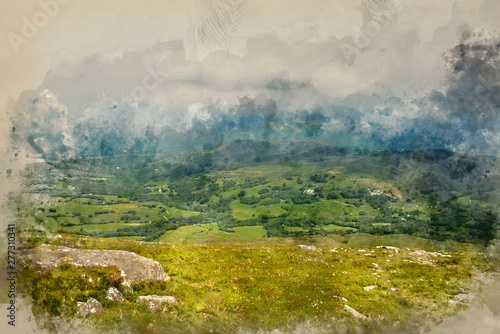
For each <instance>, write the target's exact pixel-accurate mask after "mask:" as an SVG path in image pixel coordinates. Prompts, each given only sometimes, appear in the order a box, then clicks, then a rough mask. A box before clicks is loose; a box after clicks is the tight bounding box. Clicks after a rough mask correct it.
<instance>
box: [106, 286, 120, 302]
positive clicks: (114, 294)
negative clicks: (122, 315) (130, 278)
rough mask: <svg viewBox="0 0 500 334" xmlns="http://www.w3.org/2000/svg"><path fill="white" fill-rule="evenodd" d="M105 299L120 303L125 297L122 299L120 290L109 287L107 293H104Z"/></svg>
mask: <svg viewBox="0 0 500 334" xmlns="http://www.w3.org/2000/svg"><path fill="white" fill-rule="evenodd" d="M106 298H107V299H109V300H111V301H117V302H122V301H123V300H124V299H125V297H123V295H122V293H121V292H120V290H118V289H117V288H115V287H113V286H112V287H110V288H109V289H108V291H107V292H106Z"/></svg>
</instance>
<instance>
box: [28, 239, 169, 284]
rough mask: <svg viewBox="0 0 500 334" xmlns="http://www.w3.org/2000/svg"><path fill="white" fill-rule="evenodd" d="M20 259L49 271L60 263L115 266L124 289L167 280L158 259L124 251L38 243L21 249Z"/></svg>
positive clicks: (84, 265) (83, 265) (85, 265)
mask: <svg viewBox="0 0 500 334" xmlns="http://www.w3.org/2000/svg"><path fill="white" fill-rule="evenodd" d="M21 258H22V260H23V261H24V262H28V263H30V264H32V265H34V266H36V267H40V268H43V269H48V270H50V269H53V268H55V267H57V266H59V265H60V264H62V263H70V264H74V265H76V266H82V267H94V266H101V267H108V266H117V267H118V268H120V271H121V274H122V277H123V279H124V281H123V283H122V285H123V286H125V287H127V288H131V287H132V284H133V283H135V282H140V281H145V280H155V281H169V280H170V277H168V275H167V274H166V273H165V271H164V270H163V268H162V266H161V264H160V263H159V262H157V261H154V260H152V259H148V258H146V257H143V256H139V255H137V254H135V253H132V252H127V251H119V250H96V249H77V248H69V247H64V246H51V245H41V246H39V247H37V248H33V249H27V250H24V251H23V253H22V255H21Z"/></svg>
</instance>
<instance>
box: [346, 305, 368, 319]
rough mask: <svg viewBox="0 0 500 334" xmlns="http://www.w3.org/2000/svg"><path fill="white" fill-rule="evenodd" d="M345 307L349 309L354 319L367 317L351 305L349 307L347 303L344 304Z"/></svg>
mask: <svg viewBox="0 0 500 334" xmlns="http://www.w3.org/2000/svg"><path fill="white" fill-rule="evenodd" d="M344 307H345V309H346V310H347V311H349V313H351V314H352V315H353V316H354V317H355V318H356V319H360V320H366V319H368V318H367V317H366V316H365V315H362V314H361V313H359V312H358V311H356V310H355V309H353V308H352V307H350V306H349V305H344Z"/></svg>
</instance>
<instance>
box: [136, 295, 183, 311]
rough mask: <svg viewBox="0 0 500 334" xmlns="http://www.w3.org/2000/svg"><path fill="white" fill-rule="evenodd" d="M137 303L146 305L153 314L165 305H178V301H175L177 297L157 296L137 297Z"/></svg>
mask: <svg viewBox="0 0 500 334" xmlns="http://www.w3.org/2000/svg"><path fill="white" fill-rule="evenodd" d="M136 302H137V303H146V304H147V307H148V310H150V311H151V312H153V311H156V310H157V309H159V308H160V307H161V306H162V304H163V303H169V304H177V300H176V299H175V297H172V296H157V295H150V296H139V297H137V300H136Z"/></svg>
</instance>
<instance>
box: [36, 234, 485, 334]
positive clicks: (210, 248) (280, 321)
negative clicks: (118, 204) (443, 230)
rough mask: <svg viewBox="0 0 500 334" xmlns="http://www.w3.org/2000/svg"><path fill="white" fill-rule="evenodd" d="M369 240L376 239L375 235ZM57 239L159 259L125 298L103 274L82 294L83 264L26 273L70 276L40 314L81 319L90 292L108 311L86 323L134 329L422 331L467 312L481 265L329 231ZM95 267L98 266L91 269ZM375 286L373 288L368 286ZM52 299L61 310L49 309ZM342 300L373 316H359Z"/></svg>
mask: <svg viewBox="0 0 500 334" xmlns="http://www.w3.org/2000/svg"><path fill="white" fill-rule="evenodd" d="M193 228H201V227H193ZM205 228H206V227H205ZM176 232H177V231H176ZM252 233H254V234H256V235H258V233H257V232H256V231H252ZM365 238H368V237H367V236H365ZM381 240H382V239H379V240H378V241H381ZM205 241H206V240H205ZM300 242H309V243H312V242H315V244H316V249H315V250H312V251H304V250H302V249H300V248H299V247H297V245H296V243H300ZM365 242H366V240H365ZM372 242H373V243H376V242H377V240H376V239H373V236H372ZM54 243H57V244H63V245H67V246H70V247H80V248H94V249H122V250H128V251H133V252H135V253H137V254H139V255H142V256H146V257H149V258H152V259H155V260H157V261H159V262H160V263H161V264H162V266H163V268H164V269H165V271H166V273H167V274H168V275H169V276H170V277H171V279H172V280H171V281H170V282H143V283H138V284H136V285H135V286H134V291H133V292H127V293H126V294H125V296H126V299H127V300H126V302H124V303H117V302H109V301H106V300H105V298H104V295H105V294H104V292H105V291H106V289H107V287H108V285H110V284H114V285H116V280H112V281H110V279H108V278H106V277H113V275H112V273H105V276H103V277H105V278H106V279H102V280H99V279H94V281H95V282H97V281H100V282H103V283H96V285H95V286H93V287H92V288H91V289H90V288H89V287H88V286H85V289H86V290H85V291H82V289H83V288H82V287H81V285H80V283H79V282H80V281H79V280H78V277H79V275H80V276H82V275H84V273H83V271H85V270H86V269H82V268H78V269H77V271H75V270H76V269H75V268H59V269H57V270H58V271H56V272H55V273H53V274H52V276H50V275H49V276H47V277H45V279H39V275H40V274H37V273H36V272H35V271H31V272H28V273H27V274H26V276H27V277H31V279H30V280H31V284H32V288H33V289H36V291H47V292H48V293H49V292H50V291H51V290H53V288H54V282H56V281H59V282H66V283H65V284H64V285H59V286H60V287H61V289H62V290H59V291H58V293H57V294H54V293H53V294H51V295H50V296H49V297H47V298H45V299H43V300H38V301H37V300H35V303H34V304H35V305H38V306H39V311H40V312H49V313H50V312H52V314H53V315H60V314H62V315H66V316H75V310H76V308H75V304H76V300H78V298H80V299H85V298H87V297H89V296H94V297H95V298H96V299H98V300H100V301H101V302H102V303H103V305H104V307H105V313H103V314H98V315H92V316H91V317H89V318H88V319H87V321H90V322H92V323H94V324H97V326H98V327H100V328H102V329H103V330H110V329H112V328H114V329H116V328H126V329H127V330H126V331H127V332H134V333H136V332H141V333H153V332H167V331H168V332H169V333H170V332H179V333H186V332H195V333H208V332H222V333H228V332H236V330H237V329H238V328H246V329H250V330H254V331H257V330H258V329H260V328H263V329H266V330H273V329H280V330H282V331H287V330H289V329H291V328H294V327H295V326H297V325H298V324H300V323H303V322H305V321H312V322H313V323H316V324H318V325H320V326H322V327H324V328H336V327H335V326H339V324H344V325H346V326H347V325H349V324H351V325H352V326H360V327H361V328H364V329H365V332H366V333H373V332H380V331H382V330H384V329H387V328H390V329H391V330H395V331H396V332H397V331H402V330H405V332H407V331H410V332H411V331H412V330H414V331H417V328H418V326H421V325H424V324H425V323H427V322H429V321H439V320H440V319H442V318H444V317H446V316H449V315H451V314H455V313H457V312H458V311H460V310H462V309H464V308H465V307H466V305H464V304H460V303H455V302H450V301H453V297H454V295H455V294H457V293H458V292H459V289H460V287H461V286H462V285H463V284H465V283H466V282H467V281H468V279H469V278H470V277H471V271H472V269H473V263H474V264H476V265H477V264H481V263H485V262H484V260H483V259H482V258H481V256H479V255H478V254H477V253H475V252H472V251H470V250H466V249H463V250H461V251H454V252H450V253H449V254H448V255H449V256H446V257H440V256H438V257H436V258H433V261H434V262H432V263H427V264H426V263H422V262H419V261H418V259H415V258H413V257H412V256H411V255H409V253H411V252H412V251H414V249H411V248H409V249H407V248H404V249H399V250H398V251H396V250H393V249H383V248H377V247H373V246H371V247H364V248H363V249H361V248H359V247H353V246H349V245H348V244H345V243H340V242H337V241H335V240H332V239H326V238H325V239H321V238H317V239H309V240H296V239H286V240H283V239H282V242H276V241H273V239H269V240H268V241H267V242H266V243H259V244H257V243H252V242H246V243H236V242H227V241H226V242H224V243H220V242H219V243H214V242H205V243H193V242H190V243H185V242H176V243H166V242H159V243H145V242H137V241H132V240H120V239H98V238H88V237H78V236H73V235H63V236H62V238H59V239H56V241H54ZM333 249H335V250H334V251H332V250H333ZM428 249H430V248H428ZM431 250H432V249H431ZM78 270H79V271H78ZM80 271H82V272H81V273H80ZM75 272H76V273H77V274H75ZM91 274H92V273H87V275H91ZM93 274H94V275H101V274H102V273H100V272H97V271H95V270H94V272H93ZM75 275H76V276H75ZM102 275H104V274H102ZM102 275H101V276H102ZM70 276H71V277H70ZM65 277H66V278H68V277H70V279H69V278H68V279H65ZM98 277H100V276H98ZM98 277H96V278H98ZM68 282H69V283H68ZM71 282H72V283H71ZM110 282H111V283H110ZM369 286H373V288H371V289H365V287H369ZM89 289H90V290H92V291H93V292H89ZM149 294H157V295H170V296H175V297H176V299H177V300H178V301H179V303H178V304H177V305H167V306H165V307H164V308H163V309H162V310H160V311H158V312H156V313H151V312H150V311H148V310H147V309H146V307H145V306H144V305H139V304H136V303H135V299H136V298H137V296H139V295H149ZM81 301H85V300H81ZM51 305H57V306H58V307H57V308H55V309H54V308H52V309H51ZM64 305H66V306H64ZM345 305H349V306H350V307H352V308H354V309H355V310H357V311H359V312H360V313H361V314H363V315H365V316H367V317H368V320H367V321H363V322H360V321H358V320H356V319H354V317H353V316H352V315H351V314H350V313H349V312H348V311H347V310H346V309H345ZM51 310H52V311H51ZM54 310H55V311H54ZM394 324H396V325H394ZM351 325H349V326H351Z"/></svg>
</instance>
